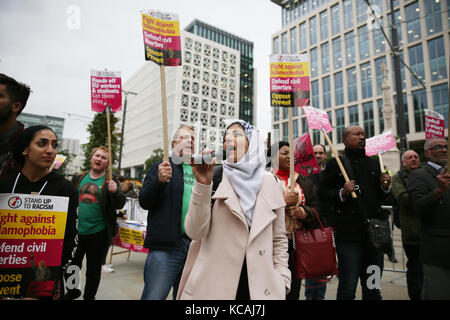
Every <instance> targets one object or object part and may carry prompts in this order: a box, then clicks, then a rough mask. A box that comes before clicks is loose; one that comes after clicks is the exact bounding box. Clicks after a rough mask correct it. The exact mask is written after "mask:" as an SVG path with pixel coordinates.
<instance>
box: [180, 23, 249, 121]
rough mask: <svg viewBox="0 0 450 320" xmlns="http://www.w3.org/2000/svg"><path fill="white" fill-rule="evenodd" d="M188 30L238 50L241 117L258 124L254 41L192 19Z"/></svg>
mask: <svg viewBox="0 0 450 320" xmlns="http://www.w3.org/2000/svg"><path fill="white" fill-rule="evenodd" d="M185 30H186V31H188V32H190V33H193V34H195V35H197V36H200V37H202V38H206V39H209V40H211V41H214V42H216V43H220V44H222V45H224V46H227V47H230V48H233V49H235V50H238V51H239V53H240V60H241V68H240V72H239V73H240V80H239V83H238V86H239V92H240V93H239V96H240V98H239V119H242V120H244V121H247V122H249V123H251V124H254V125H256V95H255V89H256V88H255V77H256V75H255V73H254V68H253V42H251V41H248V40H245V39H242V38H240V37H238V36H236V35H233V34H231V33H229V32H226V31H224V30H221V29H219V28H216V27H214V26H211V25H209V24H206V23H204V22H201V21H199V20H194V21H192V22H191V23H190V24H189V25H188V26H187V27H186V28H185Z"/></svg>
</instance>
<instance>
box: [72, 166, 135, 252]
mask: <svg viewBox="0 0 450 320" xmlns="http://www.w3.org/2000/svg"><path fill="white" fill-rule="evenodd" d="M88 173H89V171H85V172H83V173H82V174H81V175H76V176H73V178H72V183H73V184H74V185H75V186H76V191H77V194H78V190H79V186H80V182H81V180H83V178H84V177H85V176H86V175H87V174H88ZM126 202H127V198H126V197H125V195H124V194H123V192H122V189H121V188H120V183H117V191H116V193H110V192H109V191H108V185H107V181H106V179H105V181H104V182H103V185H102V190H101V192H100V204H101V208H102V216H103V221H104V222H105V225H106V231H107V237H108V238H107V239H108V243H110V242H111V240H112V238H113V236H114V235H115V233H116V222H117V213H116V210H119V209H122V208H123V206H124V205H125V203H126Z"/></svg>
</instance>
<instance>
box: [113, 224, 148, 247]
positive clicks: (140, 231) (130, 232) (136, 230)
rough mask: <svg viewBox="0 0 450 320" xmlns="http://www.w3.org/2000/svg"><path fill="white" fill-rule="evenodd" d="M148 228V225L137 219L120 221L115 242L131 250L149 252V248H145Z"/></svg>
mask: <svg viewBox="0 0 450 320" xmlns="http://www.w3.org/2000/svg"><path fill="white" fill-rule="evenodd" d="M146 230H147V229H146V226H144V225H142V224H140V223H138V222H137V221H118V222H117V232H116V236H115V237H114V239H113V244H114V245H116V246H119V247H121V248H124V249H128V250H131V251H135V252H143V253H148V249H147V248H144V239H145V235H146V233H147V231H146Z"/></svg>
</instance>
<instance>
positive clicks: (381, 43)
mask: <svg viewBox="0 0 450 320" xmlns="http://www.w3.org/2000/svg"><path fill="white" fill-rule="evenodd" d="M383 21H384V20H383V18H379V19H378V22H379V23H380V24H378V22H376V21H375V22H374V23H373V24H372V25H373V26H374V29H373V49H374V50H375V54H380V53H382V52H384V51H385V49H386V46H385V42H386V41H385V39H384V36H383V33H382V32H381V27H383ZM380 25H381V27H380Z"/></svg>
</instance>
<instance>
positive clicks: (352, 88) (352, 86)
mask: <svg viewBox="0 0 450 320" xmlns="http://www.w3.org/2000/svg"><path fill="white" fill-rule="evenodd" d="M347 88H348V102H353V101H356V100H358V85H357V83H356V68H351V69H348V70H347Z"/></svg>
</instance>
